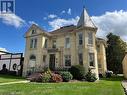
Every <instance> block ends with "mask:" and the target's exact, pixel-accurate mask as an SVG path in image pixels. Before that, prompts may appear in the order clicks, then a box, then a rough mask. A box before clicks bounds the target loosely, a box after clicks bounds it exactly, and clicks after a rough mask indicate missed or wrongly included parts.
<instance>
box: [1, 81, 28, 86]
mask: <svg viewBox="0 0 127 95" xmlns="http://www.w3.org/2000/svg"><path fill="white" fill-rule="evenodd" d="M28 82H30V81H28V80H25V81H16V82H6V83H0V86H2V85H8V84H17V83H28Z"/></svg>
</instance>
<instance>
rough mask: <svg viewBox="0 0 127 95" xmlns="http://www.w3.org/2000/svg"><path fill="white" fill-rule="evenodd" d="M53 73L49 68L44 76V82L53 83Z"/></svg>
mask: <svg viewBox="0 0 127 95" xmlns="http://www.w3.org/2000/svg"><path fill="white" fill-rule="evenodd" d="M51 75H52V72H51V70H50V69H49V68H47V69H45V73H43V74H42V82H44V83H45V82H50V81H51Z"/></svg>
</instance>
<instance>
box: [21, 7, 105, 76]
mask: <svg viewBox="0 0 127 95" xmlns="http://www.w3.org/2000/svg"><path fill="white" fill-rule="evenodd" d="M96 32H97V27H96V26H95V24H94V23H93V21H92V20H91V18H90V16H89V15H88V13H87V11H86V9H83V12H82V14H81V17H80V19H79V21H78V24H77V25H76V26H74V25H70V26H64V27H61V28H60V29H57V30H54V31H52V32H47V31H45V30H44V29H41V28H40V27H39V26H37V25H35V24H33V25H32V26H31V27H30V28H29V30H28V31H27V32H26V34H25V38H26V48H25V59H24V65H23V66H24V67H23V76H26V75H27V74H28V73H29V72H36V71H39V70H42V69H43V68H44V67H49V68H50V69H51V70H55V69H57V68H70V67H71V66H72V65H77V64H80V65H83V66H84V67H85V70H86V72H88V69H89V68H91V70H92V72H93V73H95V74H96V77H97V78H98V73H103V74H104V73H105V71H106V70H107V68H106V57H105V46H106V43H105V41H104V40H103V39H101V38H97V37H96ZM97 51H98V52H97ZM98 65H99V67H98Z"/></svg>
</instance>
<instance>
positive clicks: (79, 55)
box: [78, 53, 83, 65]
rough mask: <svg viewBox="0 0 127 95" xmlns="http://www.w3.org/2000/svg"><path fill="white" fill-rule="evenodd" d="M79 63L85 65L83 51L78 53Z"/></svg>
mask: <svg viewBox="0 0 127 95" xmlns="http://www.w3.org/2000/svg"><path fill="white" fill-rule="evenodd" d="M78 59H79V64H80V65H83V53H79V54H78Z"/></svg>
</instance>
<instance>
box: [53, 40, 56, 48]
mask: <svg viewBox="0 0 127 95" xmlns="http://www.w3.org/2000/svg"><path fill="white" fill-rule="evenodd" d="M56 47H57V42H56V40H55V39H54V40H52V48H56Z"/></svg>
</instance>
